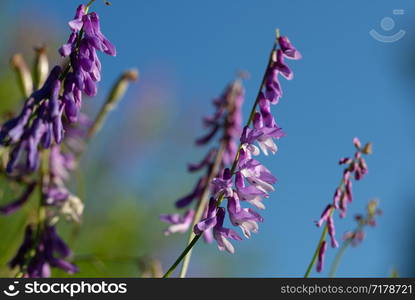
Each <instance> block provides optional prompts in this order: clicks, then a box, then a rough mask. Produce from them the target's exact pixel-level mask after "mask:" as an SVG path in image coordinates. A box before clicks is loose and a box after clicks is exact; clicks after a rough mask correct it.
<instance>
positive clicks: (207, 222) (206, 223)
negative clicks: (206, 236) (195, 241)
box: [193, 198, 217, 234]
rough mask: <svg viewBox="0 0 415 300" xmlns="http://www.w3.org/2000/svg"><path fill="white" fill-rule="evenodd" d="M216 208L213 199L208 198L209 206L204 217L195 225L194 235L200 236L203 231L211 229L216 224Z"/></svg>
mask: <svg viewBox="0 0 415 300" xmlns="http://www.w3.org/2000/svg"><path fill="white" fill-rule="evenodd" d="M216 215H217V207H216V200H215V198H210V201H209V205H208V208H207V212H206V215H205V217H204V218H203V219H202V220H200V222H199V223H197V224H196V225H195V226H194V228H193V232H194V233H195V234H202V233H203V232H204V231H206V230H208V229H211V228H213V227H214V226H215V225H216V223H217V216H216Z"/></svg>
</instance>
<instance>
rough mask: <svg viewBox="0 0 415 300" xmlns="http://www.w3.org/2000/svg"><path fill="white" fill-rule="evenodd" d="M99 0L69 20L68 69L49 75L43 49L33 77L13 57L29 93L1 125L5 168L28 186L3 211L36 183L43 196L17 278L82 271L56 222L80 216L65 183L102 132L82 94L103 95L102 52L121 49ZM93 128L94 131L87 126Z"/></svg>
mask: <svg viewBox="0 0 415 300" xmlns="http://www.w3.org/2000/svg"><path fill="white" fill-rule="evenodd" d="M93 2H94V1H93V0H92V1H90V2H89V3H88V4H87V5H86V6H85V5H80V6H79V7H78V8H77V10H76V14H75V18H74V19H73V20H72V21H70V22H69V27H70V29H71V35H70V38H69V40H68V42H67V43H66V44H65V45H63V46H62V47H61V48H60V49H59V52H60V54H61V55H62V56H63V57H69V60H68V62H67V63H66V64H65V66H64V67H61V66H55V67H53V68H52V70H51V71H50V73H49V75H46V73H48V62H47V58H46V56H45V53H44V50H42V49H39V50H37V55H36V60H35V66H34V77H33V79H32V78H31V75H30V73H29V72H28V70H27V67H26V66H25V65H24V63H23V62H22V59H21V58H20V57H19V56H15V57H14V59H13V60H12V65H13V67H14V68H15V69H16V73H17V75H18V79H19V83H20V87H21V89H22V91H23V94H24V95H28V97H27V100H26V101H25V103H24V105H23V109H22V111H21V113H20V114H19V115H18V116H17V117H15V118H12V119H11V120H9V121H7V122H6V123H5V124H4V125H3V126H2V127H1V130H0V144H1V145H2V146H3V149H2V150H3V153H4V154H6V155H7V153H8V160H7V164H6V168H5V172H6V173H7V174H8V176H9V178H10V179H11V180H14V181H16V182H20V183H22V184H23V185H25V186H26V187H25V188H24V190H23V193H22V194H21V195H20V196H19V197H18V198H17V199H16V200H15V201H13V202H11V203H10V204H7V205H5V206H3V207H0V212H1V213H3V214H11V213H13V212H14V211H16V210H17V209H19V208H20V207H21V206H22V205H23V204H25V203H26V202H27V201H28V199H29V198H30V196H31V194H32V193H33V192H34V191H35V190H36V188H38V190H39V194H40V204H39V210H38V220H37V223H36V224H29V225H27V227H26V230H25V235H24V239H23V243H22V244H21V246H20V248H19V249H18V252H17V254H16V255H15V257H14V258H13V259H12V260H11V261H10V263H9V265H10V267H11V268H15V267H18V268H19V272H18V275H17V276H21V277H48V276H50V268H51V267H57V268H61V269H63V270H65V271H66V272H67V273H69V274H72V273H74V272H76V271H77V267H76V266H75V265H73V264H72V263H70V262H69V261H67V258H69V257H70V255H71V250H70V249H69V247H68V246H67V245H66V244H65V242H64V241H63V240H62V239H61V238H60V237H59V235H58V233H57V231H56V227H55V225H56V223H57V222H58V220H59V217H60V216H62V217H65V218H66V219H69V220H72V221H75V222H79V220H80V216H81V214H82V211H83V204H82V202H81V200H80V199H79V198H78V197H76V196H75V195H73V194H72V193H71V192H70V191H69V190H68V189H67V188H66V186H65V182H67V181H68V179H69V174H70V172H71V171H73V170H74V169H75V168H76V165H77V164H76V158H77V155H79V153H80V152H81V151H82V150H83V147H82V145H83V143H84V141H85V140H86V139H88V138H90V137H91V136H92V134H94V133H96V131H97V130H98V129H99V127H98V126H96V123H97V121H95V122H93V123H91V122H90V121H88V119H87V118H86V117H85V116H84V115H82V114H80V109H81V106H82V97H83V94H84V93H85V94H86V95H88V96H95V95H96V93H97V86H96V84H97V83H98V82H99V81H100V79H101V75H100V72H101V63H100V61H99V58H98V56H97V54H96V51H97V50H98V51H101V52H104V53H106V54H108V55H111V56H115V54H116V51H115V47H114V46H113V45H112V44H111V43H110V42H109V41H108V40H107V39H106V38H105V36H104V35H103V34H102V33H101V30H100V24H99V17H98V15H97V13H95V12H89V8H90V5H91V4H92V3H93ZM133 73H134V72H133ZM130 80H132V78H131V72H130V73H126V74H125V76H124V77H122V78H121V79H120V80H119V81H118V82H117V84H116V85H115V87H114V89H113V93H111V95H110V97H109V99H108V101H107V103H106V104H107V105H108V104H112V105H113V104H114V103H116V102H117V101H118V100H119V98H120V97H121V96H122V94H123V91H125V85H126V81H130ZM33 89H34V90H33ZM110 107H112V106H111V105H110ZM108 111H109V110H106V111H105V112H104V113H103V114H102V115H103V116H105V115H106V113H107V112H108ZM100 115H101V114H100ZM97 120H98V119H97ZM101 121H102V118H101ZM89 127H91V128H92V129H93V130H92V131H91V129H89V131H88V128H89ZM94 128H95V129H94ZM87 132H89V133H88V134H87Z"/></svg>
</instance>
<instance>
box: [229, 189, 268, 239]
mask: <svg viewBox="0 0 415 300" xmlns="http://www.w3.org/2000/svg"><path fill="white" fill-rule="evenodd" d="M228 211H229V218H230V220H231V223H232V225H234V226H239V227H240V228H241V229H242V232H243V234H244V235H245V237H246V238H250V237H251V231H252V232H255V233H257V232H258V228H259V227H258V223H257V222H263V221H264V219H263V218H262V217H261V216H260V215H259V214H258V213H257V212H255V211H254V210H252V209H251V208H241V204H240V203H239V199H238V198H237V196H236V195H234V196H233V197H230V198H228Z"/></svg>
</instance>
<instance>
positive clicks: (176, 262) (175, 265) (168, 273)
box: [163, 234, 202, 278]
mask: <svg viewBox="0 0 415 300" xmlns="http://www.w3.org/2000/svg"><path fill="white" fill-rule="evenodd" d="M201 236H202V235H201V234H198V235H195V237H194V238H193V239H192V241H191V242H190V244H189V245H187V247H186V249H184V251H183V252H182V254H180V256H179V257H178V258H177V259H176V261H175V262H174V263H173V265H172V266H171V267H170V269H168V270H167V272H166V274H164V276H163V278H168V277H170V275H171V273H173V271H174V270H175V269H176V267H177V266H178V265H179V264H180V262H181V261H182V260H183V259H184V258H185V256H186V255H187V253H189V251H190V250H191V249H192V248H193V246H194V245H195V244H196V243H197V241H198V240H199V239H200V237H201Z"/></svg>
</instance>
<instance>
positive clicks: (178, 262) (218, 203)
mask: <svg viewBox="0 0 415 300" xmlns="http://www.w3.org/2000/svg"><path fill="white" fill-rule="evenodd" d="M277 43H278V39H276V40H275V41H274V44H273V46H272V49H271V53H270V55H269V59H268V64H267V67H266V69H265V72H264V75H263V77H262V81H261V85H260V87H259V90H258V94H257V97H256V99H255V103H254V105H253V106H252V109H251V113H250V114H249V118H248V121H247V122H246V125H245V126H246V127H249V126H250V125H251V122H252V120H253V118H254V115H255V111H256V108H257V106H258V103H259V99H260V95H261V91H262V90H263V88H264V85H265V80H266V78H267V71H268V69H269V68H270V67H271V66H272V64H273V56H274V52H275V48H276V46H277ZM241 148H242V143H240V144H239V147H238V151H237V152H236V155H235V158H234V160H233V163H232V168H231V174H233V173H234V172H235V170H236V166H237V164H238V161H239V150H240V149H241ZM223 199H224V193H221V194H220V195H219V197H218V201H217V203H216V207H219V206H220V205H221V203H222V201H223ZM200 237H201V235H196V236H195V237H194V238H193V239H192V240H191V242H190V244H189V245H188V246H187V247H186V249H184V251H183V252H182V254H180V256H179V257H178V258H177V260H176V261H175V262H174V263H173V265H172V266H171V267H170V269H169V270H168V271H167V272H166V274H164V276H163V278H167V277H170V275H171V273H172V272H173V271H174V270H175V269H176V267H177V266H178V265H179V264H180V262H181V261H182V260H183V259H184V258H185V257H186V255H187V253H188V252H189V251H190V250H191V249H192V247H193V246H194V245H195V244H196V242H197V241H198V240H199V238H200Z"/></svg>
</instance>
